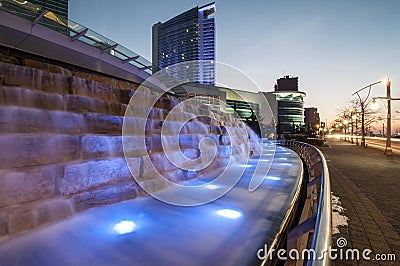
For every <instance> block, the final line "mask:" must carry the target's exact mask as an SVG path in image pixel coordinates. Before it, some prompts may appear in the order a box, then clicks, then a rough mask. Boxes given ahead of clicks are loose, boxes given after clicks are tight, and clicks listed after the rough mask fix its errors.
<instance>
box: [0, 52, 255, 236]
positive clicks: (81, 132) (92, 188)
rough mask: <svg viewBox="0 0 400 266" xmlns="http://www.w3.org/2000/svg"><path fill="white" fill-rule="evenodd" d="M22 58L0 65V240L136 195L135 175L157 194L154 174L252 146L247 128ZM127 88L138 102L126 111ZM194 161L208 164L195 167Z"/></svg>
mask: <svg viewBox="0 0 400 266" xmlns="http://www.w3.org/2000/svg"><path fill="white" fill-rule="evenodd" d="M9 61H10V60H9ZM11 61H12V60H11ZM17 61H18V60H14V62H17ZM18 62H21V60H19V61H18ZM28 62H29V65H31V66H34V67H29V66H21V65H15V64H10V63H0V77H1V82H2V84H1V86H0V124H1V128H0V145H1V150H0V237H2V236H5V235H8V234H14V233H17V232H20V231H23V230H27V229H31V228H34V227H37V226H40V225H42V224H45V223H47V222H50V221H54V220H58V219H61V218H64V217H65V216H67V215H70V214H72V213H74V212H75V211H81V210H84V209H87V208H91V207H95V206H100V205H104V204H109V203H113V202H118V201H122V200H126V199H131V198H134V197H137V196H140V195H144V194H145V192H144V191H143V190H142V188H141V187H140V186H138V183H137V182H136V181H137V180H138V178H139V179H140V181H142V182H147V183H148V184H151V185H150V186H152V189H153V190H158V189H161V188H162V187H163V185H162V182H161V183H160V182H159V179H158V178H157V177H158V176H162V177H167V179H169V180H172V181H174V182H181V181H185V180H189V179H193V178H196V177H198V176H199V175H202V174H206V173H209V172H212V171H215V170H216V169H218V168H221V167H222V169H223V168H224V167H225V166H226V165H227V164H228V163H229V160H230V159H231V160H232V158H236V159H235V160H241V157H243V158H245V157H248V153H249V152H250V150H251V151H253V152H257V150H259V147H257V143H258V142H257V137H256V136H255V135H253V133H252V132H251V130H249V129H246V127H245V126H244V125H243V124H242V122H241V121H239V120H238V119H237V118H234V117H230V116H228V115H226V114H224V113H222V112H220V111H216V110H211V109H210V108H209V107H206V106H204V105H201V104H198V103H193V104H187V105H184V106H180V105H179V103H180V102H179V101H178V100H176V99H173V98H171V97H166V96H162V97H160V95H157V94H155V93H153V92H152V91H150V90H149V89H147V88H144V89H143V90H140V91H138V90H136V91H135V90H134V89H135V88H137V87H138V85H136V84H131V83H127V82H124V81H121V82H118V81H116V80H112V79H111V78H108V77H101V76H96V75H88V74H85V73H80V72H71V71H68V70H65V69H63V68H61V67H58V66H54V65H49V64H46V63H41V62H39V61H37V62H34V61H32V60H26V61H25V63H26V64H27V63H28ZM82 77H87V78H82ZM92 79H94V80H99V81H101V82H98V81H94V80H92ZM134 92H136V93H137V94H136V95H140V103H139V104H137V105H129V99H130V97H131V96H132V95H134ZM176 106H178V107H177V109H174V107H176ZM132 108H133V109H132ZM126 110H128V111H127V113H130V114H129V115H125V113H126ZM194 114H195V115H194ZM124 115H125V118H124ZM124 119H125V121H129V123H127V124H129V125H130V127H129V129H130V131H129V134H127V135H124V136H123V137H122V136H121V135H122V129H123V122H124ZM142 128H143V129H144V130H143V131H142V130H140V129H142ZM161 133H162V134H161ZM228 133H231V134H230V135H229V134H228ZM249 134H250V135H249ZM249 136H250V140H251V141H250V142H248V139H249ZM244 142H246V143H250V144H249V145H248V144H246V145H245V144H243V143H244ZM163 145H164V147H163ZM165 149H167V151H166V150H165ZM124 153H125V154H124ZM124 155H125V156H126V158H127V159H126V160H125V158H124ZM231 155H233V156H231ZM243 158H242V159H243ZM196 160H198V161H197V163H199V162H200V161H201V162H206V166H207V167H205V168H201V169H194V168H193V167H194V164H193V162H196ZM182 167H183V169H182ZM157 173H158V174H157Z"/></svg>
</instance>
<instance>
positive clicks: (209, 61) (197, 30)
mask: <svg viewBox="0 0 400 266" xmlns="http://www.w3.org/2000/svg"><path fill="white" fill-rule="evenodd" d="M214 13H215V3H211V4H209V5H205V6H202V7H195V8H192V9H190V10H188V11H186V12H184V13H182V14H180V15H178V16H176V17H174V18H172V19H170V20H168V21H166V22H164V23H161V22H159V23H157V24H155V25H153V52H152V53H153V56H152V57H153V58H152V60H153V72H156V71H158V70H160V69H166V73H167V74H168V76H170V77H172V78H174V79H178V80H182V81H187V82H196V83H200V84H209V85H214V84H215V64H214V62H215V18H214ZM180 63H181V64H180ZM175 64H179V65H178V66H177V67H170V66H172V65H175Z"/></svg>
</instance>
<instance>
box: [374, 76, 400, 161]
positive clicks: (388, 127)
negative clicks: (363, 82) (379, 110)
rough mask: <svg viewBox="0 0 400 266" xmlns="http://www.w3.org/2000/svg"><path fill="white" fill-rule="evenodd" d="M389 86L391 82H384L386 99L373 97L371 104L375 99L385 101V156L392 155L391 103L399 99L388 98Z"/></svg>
mask: <svg viewBox="0 0 400 266" xmlns="http://www.w3.org/2000/svg"><path fill="white" fill-rule="evenodd" d="M390 85H391V82H390V80H389V79H388V80H387V81H386V97H374V98H373V103H374V102H375V100H376V99H384V100H387V125H386V149H385V154H387V155H391V154H392V108H391V101H399V100H400V98H391V97H390Z"/></svg>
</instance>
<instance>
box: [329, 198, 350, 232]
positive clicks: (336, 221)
mask: <svg viewBox="0 0 400 266" xmlns="http://www.w3.org/2000/svg"><path fill="white" fill-rule="evenodd" d="M331 200H332V234H333V235H334V234H339V233H340V231H339V226H348V225H349V224H348V220H349V218H348V217H347V216H346V215H344V210H345V209H344V208H343V207H342V202H341V201H340V198H339V197H338V196H335V195H333V193H332V194H331Z"/></svg>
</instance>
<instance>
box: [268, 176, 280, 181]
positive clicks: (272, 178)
mask: <svg viewBox="0 0 400 266" xmlns="http://www.w3.org/2000/svg"><path fill="white" fill-rule="evenodd" d="M265 179H268V180H275V181H278V180H281V178H280V177H277V176H266V177H265Z"/></svg>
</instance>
